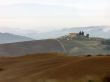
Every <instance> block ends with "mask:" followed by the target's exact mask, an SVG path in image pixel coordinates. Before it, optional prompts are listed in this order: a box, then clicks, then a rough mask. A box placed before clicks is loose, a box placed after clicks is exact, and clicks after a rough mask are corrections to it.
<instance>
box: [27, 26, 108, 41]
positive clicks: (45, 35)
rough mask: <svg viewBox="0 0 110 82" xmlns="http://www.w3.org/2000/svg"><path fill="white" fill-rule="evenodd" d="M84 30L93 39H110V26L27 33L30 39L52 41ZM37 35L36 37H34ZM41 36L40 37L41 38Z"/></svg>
mask: <svg viewBox="0 0 110 82" xmlns="http://www.w3.org/2000/svg"><path fill="white" fill-rule="evenodd" d="M81 30H83V31H84V32H85V33H89V34H90V35H91V36H92V37H101V38H106V39H108V38H110V36H109V35H110V26H87V27H71V28H69V27H68V28H65V29H61V30H54V31H50V32H42V33H38V32H33V34H29V33H27V34H26V35H28V36H29V37H32V38H35V39H50V38H53V39H55V38H58V37H61V36H64V35H66V34H68V33H70V32H75V33H77V32H79V31H81ZM33 35H35V36H33ZM39 35H40V36H39Z"/></svg>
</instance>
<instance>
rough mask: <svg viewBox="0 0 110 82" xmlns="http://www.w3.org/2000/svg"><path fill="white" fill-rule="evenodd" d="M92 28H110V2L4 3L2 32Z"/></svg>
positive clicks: (28, 0)
mask: <svg viewBox="0 0 110 82" xmlns="http://www.w3.org/2000/svg"><path fill="white" fill-rule="evenodd" d="M92 25H110V0H0V28H1V29H2V28H7V27H8V28H10V27H11V28H19V29H35V30H42V31H48V30H54V29H62V28H69V27H77V26H92ZM1 29H0V30H1Z"/></svg>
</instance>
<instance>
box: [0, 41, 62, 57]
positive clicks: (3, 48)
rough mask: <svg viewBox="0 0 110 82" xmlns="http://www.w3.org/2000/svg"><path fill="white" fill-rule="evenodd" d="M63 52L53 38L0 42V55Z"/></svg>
mask: <svg viewBox="0 0 110 82" xmlns="http://www.w3.org/2000/svg"><path fill="white" fill-rule="evenodd" d="M51 52H64V49H63V47H62V45H61V44H60V43H59V42H58V41H57V40H54V39H47V40H33V41H25V42H16V43H7V44H0V56H23V55H27V54H34V53H51Z"/></svg>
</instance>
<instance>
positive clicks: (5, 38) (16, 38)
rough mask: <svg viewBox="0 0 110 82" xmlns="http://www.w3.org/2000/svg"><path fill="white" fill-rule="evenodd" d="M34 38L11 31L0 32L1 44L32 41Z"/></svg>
mask: <svg viewBox="0 0 110 82" xmlns="http://www.w3.org/2000/svg"><path fill="white" fill-rule="evenodd" d="M31 40H33V39H32V38H28V37H24V36H20V35H14V34H11V33H0V44H4V43H13V42H22V41H31Z"/></svg>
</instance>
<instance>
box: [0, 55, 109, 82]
mask: <svg viewBox="0 0 110 82" xmlns="http://www.w3.org/2000/svg"><path fill="white" fill-rule="evenodd" d="M106 78H110V57H109V56H93V57H74V56H64V54H61V53H51V54H33V55H32V54H31V55H29V56H22V57H13V58H8V57H7V58H3V57H2V58H0V82H109V81H104V79H105V80H106Z"/></svg>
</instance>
